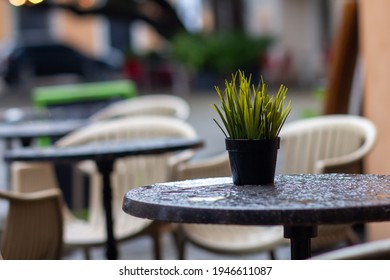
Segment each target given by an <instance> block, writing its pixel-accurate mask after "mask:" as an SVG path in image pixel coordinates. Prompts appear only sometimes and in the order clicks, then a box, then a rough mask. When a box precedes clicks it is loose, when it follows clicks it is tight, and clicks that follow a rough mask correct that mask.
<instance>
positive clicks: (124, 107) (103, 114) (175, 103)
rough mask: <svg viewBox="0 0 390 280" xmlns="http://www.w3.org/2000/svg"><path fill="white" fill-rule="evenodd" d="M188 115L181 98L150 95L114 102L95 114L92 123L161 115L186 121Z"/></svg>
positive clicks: (188, 109) (187, 107) (186, 107)
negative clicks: (128, 117) (129, 117)
mask: <svg viewBox="0 0 390 280" xmlns="http://www.w3.org/2000/svg"><path fill="white" fill-rule="evenodd" d="M189 114H190V107H189V105H188V103H187V102H186V101H185V100H184V99H183V98H181V97H178V96H175V95H168V94H150V95H142V96H136V97H133V98H131V99H126V100H122V101H118V102H115V103H113V104H111V105H108V106H107V107H105V108H103V109H101V110H100V111H98V112H96V113H95V114H94V115H92V116H91V117H90V119H91V120H92V121H101V120H107V119H113V118H119V117H125V116H139V115H161V116H168V117H175V118H178V119H182V120H187V119H188V117H189Z"/></svg>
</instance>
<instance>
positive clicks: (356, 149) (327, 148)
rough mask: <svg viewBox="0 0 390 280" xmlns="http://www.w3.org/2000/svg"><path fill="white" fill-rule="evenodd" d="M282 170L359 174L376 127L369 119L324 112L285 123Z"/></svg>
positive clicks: (285, 171)
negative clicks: (313, 116) (323, 114)
mask: <svg viewBox="0 0 390 280" xmlns="http://www.w3.org/2000/svg"><path fill="white" fill-rule="evenodd" d="M280 137H281V151H280V153H279V155H278V157H280V160H281V161H282V162H283V167H282V169H281V173H283V174H294V173H295V174H297V173H317V174H320V173H332V172H337V173H360V172H361V166H360V161H361V159H362V158H363V157H364V156H366V155H367V154H368V152H370V151H371V150H372V148H373V147H374V144H375V140H376V129H375V126H374V125H373V124H372V123H371V122H370V121H369V120H367V119H366V118H363V117H359V116H352V115H325V116H320V117H315V118H310V119H303V120H298V121H293V122H290V123H286V124H285V125H284V127H283V128H282V130H281V132H280Z"/></svg>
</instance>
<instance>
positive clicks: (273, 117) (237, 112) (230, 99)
mask: <svg viewBox="0 0 390 280" xmlns="http://www.w3.org/2000/svg"><path fill="white" fill-rule="evenodd" d="M237 76H238V85H237ZM215 89H216V91H217V93H218V96H219V98H220V100H221V107H220V108H219V107H218V106H217V105H215V104H213V105H212V107H213V108H214V109H215V110H216V112H217V113H218V115H219V116H220V118H221V120H222V123H223V126H224V127H225V129H223V127H222V126H221V125H220V124H219V123H218V122H217V121H216V120H215V119H214V121H215V122H216V124H217V125H218V126H219V128H220V129H221V130H222V132H223V133H224V134H225V136H226V138H230V139H250V140H254V139H274V138H276V137H277V136H278V135H279V132H280V129H281V128H282V126H283V124H284V122H285V121H286V118H287V116H288V114H289V113H290V111H291V101H290V102H289V103H288V104H287V105H286V106H284V101H285V98H286V93H287V88H286V87H285V86H284V85H281V86H280V88H279V91H278V93H277V94H276V96H275V97H274V96H271V95H269V94H268V92H267V85H266V84H265V82H264V81H263V79H261V82H260V84H259V85H258V86H257V87H255V86H254V85H253V84H251V76H249V77H248V78H247V77H246V76H245V74H244V72H242V71H238V73H235V74H232V80H231V81H225V89H224V91H223V92H221V90H220V89H219V88H218V87H215Z"/></svg>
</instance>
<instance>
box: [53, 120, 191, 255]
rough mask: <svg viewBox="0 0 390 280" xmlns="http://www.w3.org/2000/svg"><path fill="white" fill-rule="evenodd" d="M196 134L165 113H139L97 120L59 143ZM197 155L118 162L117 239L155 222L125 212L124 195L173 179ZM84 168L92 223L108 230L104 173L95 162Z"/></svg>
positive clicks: (115, 176) (115, 193) (115, 182)
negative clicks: (103, 188) (103, 193)
mask: <svg viewBox="0 0 390 280" xmlns="http://www.w3.org/2000/svg"><path fill="white" fill-rule="evenodd" d="M195 136H196V132H195V130H194V129H193V128H192V126H190V125H189V124H188V123H186V122H184V121H182V120H179V119H175V118H170V117H163V116H137V117H126V118H120V119H114V120H110V121H103V122H99V123H93V124H91V125H89V126H86V127H83V128H81V129H79V130H77V131H75V132H73V133H71V134H69V135H68V136H66V137H64V138H62V139H61V140H60V141H58V142H57V143H56V145H58V146H61V147H66V146H76V145H82V144H86V143H93V142H99V143H101V144H102V145H104V142H106V141H112V140H125V139H145V138H161V137H164V138H167V137H183V138H193V137H195ZM193 154H194V151H192V150H186V151H182V152H179V153H165V154H159V155H146V156H136V157H126V158H121V159H118V160H117V161H116V162H115V165H114V171H113V173H112V175H111V181H112V183H111V184H112V191H113V198H112V205H113V206H114V208H113V219H114V221H115V223H114V234H115V237H116V239H117V240H123V239H128V238H130V237H132V236H134V235H135V234H138V233H140V232H141V231H142V230H143V229H145V228H146V227H147V226H148V225H150V224H151V221H150V220H145V219H139V218H136V217H131V216H129V215H126V214H125V213H124V212H123V211H122V207H121V206H122V200H123V196H124V194H125V193H126V192H127V191H128V190H129V189H130V188H133V187H137V186H141V185H148V184H153V183H157V182H165V181H170V180H171V178H172V173H173V170H174V168H175V167H176V165H177V164H179V163H180V162H183V161H186V160H188V159H189V158H191V157H192V156H193ZM84 171H85V172H86V173H89V176H90V182H91V187H90V201H89V211H90V212H89V214H90V215H89V220H88V223H89V224H90V226H91V227H92V228H101V229H104V226H105V219H104V210H103V209H104V207H103V205H102V181H101V178H100V175H99V173H98V172H97V168H96V165H95V164H94V163H93V162H89V163H88V165H86V166H85V167H84ZM77 238H80V237H77V236H75V238H74V241H75V243H77V242H78V241H77ZM155 241H156V242H158V241H157V240H155ZM155 255H157V256H156V258H159V256H158V255H159V253H158V252H155Z"/></svg>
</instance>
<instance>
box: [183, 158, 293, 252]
mask: <svg viewBox="0 0 390 280" xmlns="http://www.w3.org/2000/svg"><path fill="white" fill-rule="evenodd" d="M223 176H230V164H229V156H228V154H227V153H226V152H224V153H221V154H218V155H215V156H213V157H210V158H206V159H200V160H198V161H194V162H192V161H188V162H183V163H181V164H179V165H178V167H177V174H176V177H175V180H188V179H196V178H213V177H223ZM187 243H191V244H193V245H195V246H197V247H200V248H202V249H205V250H207V251H211V252H215V253H219V254H229V255H243V254H251V253H258V252H267V253H269V256H270V258H271V259H275V258H276V256H275V252H274V249H276V248H277V247H279V246H280V245H283V244H287V240H286V239H284V237H283V229H282V228H281V227H262V226H232V225H215V224H185V223H184V224H178V227H177V231H176V245H177V249H178V258H179V259H185V247H186V244H187Z"/></svg>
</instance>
